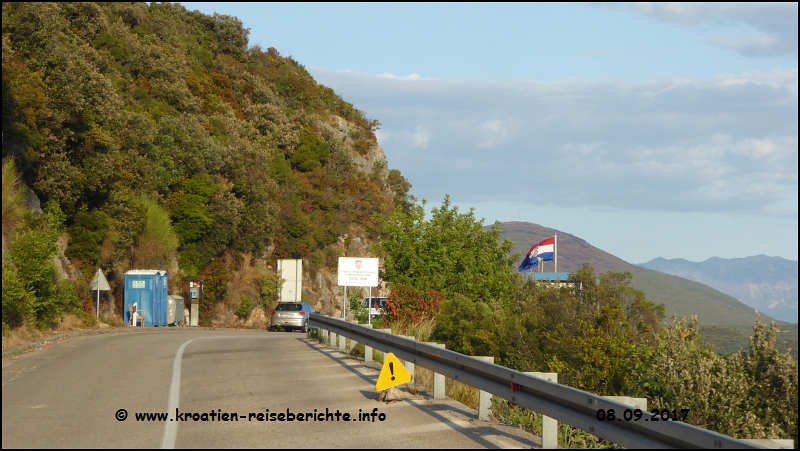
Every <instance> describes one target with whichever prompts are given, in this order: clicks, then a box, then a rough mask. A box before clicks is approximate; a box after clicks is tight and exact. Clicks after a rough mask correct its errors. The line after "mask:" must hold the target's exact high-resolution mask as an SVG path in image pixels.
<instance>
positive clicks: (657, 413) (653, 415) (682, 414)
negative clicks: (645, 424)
mask: <svg viewBox="0 0 800 451" xmlns="http://www.w3.org/2000/svg"><path fill="white" fill-rule="evenodd" d="M688 413H689V409H672V410H669V409H660V410H659V409H653V410H651V411H650V413H645V412H642V409H625V410H624V411H623V412H622V415H619V414H618V413H616V412H615V411H614V409H608V410H606V409H598V410H597V419H598V420H600V421H685V420H686V415H687V414H688Z"/></svg>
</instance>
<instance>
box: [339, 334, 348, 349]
mask: <svg viewBox="0 0 800 451" xmlns="http://www.w3.org/2000/svg"><path fill="white" fill-rule="evenodd" d="M346 345H347V337H346V336H344V335H342V334H339V350H340V351H342V352H344V350H345V348H346Z"/></svg>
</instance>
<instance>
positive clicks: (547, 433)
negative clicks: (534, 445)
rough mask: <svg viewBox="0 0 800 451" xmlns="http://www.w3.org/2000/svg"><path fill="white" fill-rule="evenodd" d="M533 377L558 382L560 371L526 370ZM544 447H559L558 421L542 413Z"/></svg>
mask: <svg viewBox="0 0 800 451" xmlns="http://www.w3.org/2000/svg"><path fill="white" fill-rule="evenodd" d="M525 374H529V375H531V376H533V377H536V378H539V379H544V380H546V381H549V382H555V383H558V373H541V372H539V371H525ZM542 448H543V449H556V448H558V421H557V420H556V419H555V418H550V417H548V416H547V415H542Z"/></svg>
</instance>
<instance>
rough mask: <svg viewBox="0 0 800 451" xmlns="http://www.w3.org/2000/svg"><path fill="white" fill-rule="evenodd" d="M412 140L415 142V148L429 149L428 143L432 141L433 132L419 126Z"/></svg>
mask: <svg viewBox="0 0 800 451" xmlns="http://www.w3.org/2000/svg"><path fill="white" fill-rule="evenodd" d="M411 138H412V140H413V143H414V147H420V148H422V149H427V148H428V142H429V141H430V140H431V132H430V130H427V129H425V128H423V127H422V126H421V125H417V128H416V129H415V130H414V133H413V134H412V135H411Z"/></svg>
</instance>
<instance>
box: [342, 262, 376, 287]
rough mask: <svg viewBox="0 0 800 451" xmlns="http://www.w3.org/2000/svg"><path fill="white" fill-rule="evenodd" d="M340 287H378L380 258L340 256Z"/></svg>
mask: <svg viewBox="0 0 800 451" xmlns="http://www.w3.org/2000/svg"><path fill="white" fill-rule="evenodd" d="M339 286H340V287H377V286H378V259H377V258H358V257H339Z"/></svg>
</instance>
